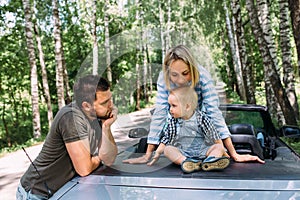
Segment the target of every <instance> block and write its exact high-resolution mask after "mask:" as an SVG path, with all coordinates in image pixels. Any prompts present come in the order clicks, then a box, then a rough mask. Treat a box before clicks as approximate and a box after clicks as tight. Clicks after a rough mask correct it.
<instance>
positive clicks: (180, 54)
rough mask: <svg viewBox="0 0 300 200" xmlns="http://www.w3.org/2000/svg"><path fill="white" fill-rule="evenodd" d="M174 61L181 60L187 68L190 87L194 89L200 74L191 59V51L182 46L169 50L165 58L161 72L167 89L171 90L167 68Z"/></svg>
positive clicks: (192, 58) (194, 61) (193, 60)
mask: <svg viewBox="0 0 300 200" xmlns="http://www.w3.org/2000/svg"><path fill="white" fill-rule="evenodd" d="M176 60H182V61H183V62H184V63H185V64H187V65H188V66H189V70H190V73H191V77H192V83H191V85H190V87H192V88H194V87H195V86H196V84H197V83H198V82H199V76H200V74H199V73H200V72H199V71H198V68H197V62H196V60H195V58H194V57H193V55H192V53H191V51H190V50H189V49H188V48H187V47H186V46H184V45H178V46H176V47H174V48H171V49H170V50H169V51H168V52H167V54H166V56H165V59H164V64H163V72H164V78H165V82H166V86H167V88H168V89H169V90H170V89H171V87H170V74H169V67H170V65H171V64H172V62H174V61H176Z"/></svg>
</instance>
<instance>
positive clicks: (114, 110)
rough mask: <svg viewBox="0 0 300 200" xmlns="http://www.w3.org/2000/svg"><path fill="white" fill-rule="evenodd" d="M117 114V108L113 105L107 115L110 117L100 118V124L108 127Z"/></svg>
mask: <svg viewBox="0 0 300 200" xmlns="http://www.w3.org/2000/svg"><path fill="white" fill-rule="evenodd" d="M117 115H118V108H117V107H116V106H114V107H113V108H112V110H111V113H110V116H109V117H110V118H108V119H103V120H102V126H103V127H110V126H111V125H112V124H113V123H114V122H115V121H116V119H117Z"/></svg>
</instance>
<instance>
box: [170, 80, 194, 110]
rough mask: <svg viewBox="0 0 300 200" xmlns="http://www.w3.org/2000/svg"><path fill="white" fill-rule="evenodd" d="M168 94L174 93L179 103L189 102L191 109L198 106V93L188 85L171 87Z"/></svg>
mask: <svg viewBox="0 0 300 200" xmlns="http://www.w3.org/2000/svg"><path fill="white" fill-rule="evenodd" d="M170 95H174V96H175V97H176V98H177V99H178V101H179V103H180V104H181V105H186V104H190V105H191V108H192V110H195V109H196V108H197V107H198V95H197V93H196V91H195V89H194V88H191V87H189V86H183V87H178V88H175V89H172V90H171V91H170Z"/></svg>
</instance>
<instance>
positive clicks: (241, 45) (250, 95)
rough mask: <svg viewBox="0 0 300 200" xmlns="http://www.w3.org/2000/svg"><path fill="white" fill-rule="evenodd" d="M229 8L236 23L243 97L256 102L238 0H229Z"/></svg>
mask: <svg viewBox="0 0 300 200" xmlns="http://www.w3.org/2000/svg"><path fill="white" fill-rule="evenodd" d="M231 9H232V15H233V18H234V19H235V24H236V31H235V35H236V41H237V43H236V44H237V47H238V50H239V55H240V56H239V58H240V63H241V72H242V79H243V81H244V84H243V86H244V89H245V98H246V102H247V103H248V104H256V99H255V84H254V81H253V80H254V77H253V71H252V66H251V65H249V66H248V65H247V64H248V62H247V60H248V57H247V53H246V52H247V50H246V44H245V43H246V42H245V34H244V28H243V25H242V17H241V7H240V0H231Z"/></svg>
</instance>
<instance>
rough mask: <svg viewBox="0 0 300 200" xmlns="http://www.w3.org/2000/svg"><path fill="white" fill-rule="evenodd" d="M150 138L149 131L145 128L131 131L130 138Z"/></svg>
mask: <svg viewBox="0 0 300 200" xmlns="http://www.w3.org/2000/svg"><path fill="white" fill-rule="evenodd" d="M147 136H148V131H147V130H146V129H145V128H133V129H130V130H129V134H128V137H129V138H143V137H147Z"/></svg>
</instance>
